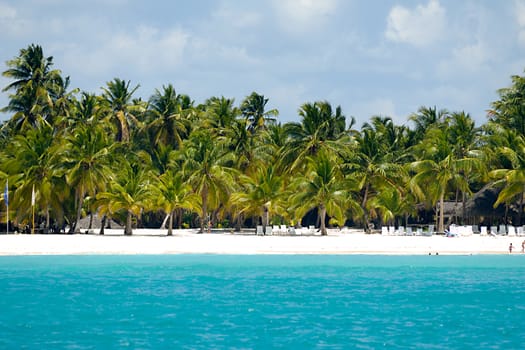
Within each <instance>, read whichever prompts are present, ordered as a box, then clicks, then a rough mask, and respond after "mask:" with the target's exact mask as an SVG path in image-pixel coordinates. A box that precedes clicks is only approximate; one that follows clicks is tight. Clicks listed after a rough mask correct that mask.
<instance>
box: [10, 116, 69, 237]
mask: <svg viewBox="0 0 525 350" xmlns="http://www.w3.org/2000/svg"><path fill="white" fill-rule="evenodd" d="M54 154H55V151H54V134H53V128H52V127H51V126H50V125H49V124H48V123H47V122H45V121H43V120H42V121H40V122H38V123H37V124H36V127H35V128H34V129H29V130H27V132H25V134H18V135H16V136H15V137H14V138H13V139H12V140H11V142H9V143H8V144H7V147H6V149H4V154H3V157H2V163H1V166H2V169H5V171H6V172H7V173H8V174H9V175H10V179H11V178H12V179H13V180H12V182H11V184H12V185H13V186H14V187H15V188H16V191H15V194H14V196H13V198H14V199H12V200H11V203H12V206H11V208H12V209H16V210H17V214H16V216H17V217H16V219H17V220H22V219H24V218H25V219H27V218H29V214H30V210H29V209H28V208H31V202H30V201H31V197H32V190H33V188H34V189H35V192H36V194H37V195H36V201H37V203H36V204H37V205H38V207H39V208H44V209H45V214H46V227H49V223H50V217H49V208H50V206H52V205H54V204H56V203H54V202H53V200H54V198H56V197H55V192H54V190H55V189H54V186H55V182H56V181H57V177H59V175H58V174H57V173H56V172H55V170H54V168H53V157H54Z"/></svg>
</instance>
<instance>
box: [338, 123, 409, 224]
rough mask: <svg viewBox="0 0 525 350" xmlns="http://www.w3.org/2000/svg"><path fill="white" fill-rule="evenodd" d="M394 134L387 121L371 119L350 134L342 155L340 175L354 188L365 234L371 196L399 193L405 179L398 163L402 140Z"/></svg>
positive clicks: (395, 132)
mask: <svg viewBox="0 0 525 350" xmlns="http://www.w3.org/2000/svg"><path fill="white" fill-rule="evenodd" d="M399 132H401V131H399ZM397 134H398V131H396V128H395V126H394V125H393V123H392V121H391V119H390V118H380V117H375V118H372V122H371V123H370V124H369V123H365V124H364V125H363V127H362V129H361V131H360V132H354V134H353V136H352V138H351V140H350V144H349V147H348V149H347V152H346V154H344V159H343V171H344V173H345V176H346V178H347V179H348V180H351V181H350V183H353V184H357V188H356V191H357V192H358V193H359V197H360V202H361V204H360V205H361V211H362V213H363V218H362V221H363V225H364V228H365V231H366V232H370V228H369V221H370V219H371V217H370V213H371V210H373V208H372V207H371V203H373V201H372V202H371V200H372V199H373V198H374V196H376V195H377V193H378V192H379V191H384V190H385V189H389V188H396V189H398V190H400V189H401V188H402V187H403V184H404V180H405V179H406V172H405V170H404V168H403V163H402V162H401V159H402V158H403V156H402V151H401V150H402V147H403V146H404V144H403V143H402V141H403V140H404V139H403V138H402V137H395V136H394V135H397Z"/></svg>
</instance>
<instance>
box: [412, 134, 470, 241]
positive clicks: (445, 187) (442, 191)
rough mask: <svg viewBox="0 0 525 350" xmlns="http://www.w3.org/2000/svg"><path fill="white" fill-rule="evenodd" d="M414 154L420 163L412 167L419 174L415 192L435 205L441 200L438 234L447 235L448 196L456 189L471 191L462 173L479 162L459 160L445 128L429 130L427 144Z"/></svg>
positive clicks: (416, 175) (426, 137) (413, 180)
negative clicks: (445, 208) (445, 223)
mask: <svg viewBox="0 0 525 350" xmlns="http://www.w3.org/2000/svg"><path fill="white" fill-rule="evenodd" d="M414 152H415V153H416V155H417V159H418V160H416V161H415V162H413V163H412V164H411V170H412V171H414V172H415V175H414V176H413V177H412V179H411V181H410V186H411V189H412V190H413V191H414V193H415V194H416V195H417V196H418V197H419V198H427V199H430V201H431V202H432V204H433V205H435V204H436V202H438V201H439V219H438V231H439V232H444V230H445V227H444V207H445V197H446V195H447V193H448V191H449V190H451V189H453V188H454V186H455V187H456V188H460V189H461V190H463V191H469V184H468V181H467V180H466V179H465V177H464V176H462V175H461V174H462V172H470V171H472V170H473V169H476V168H475V167H476V166H477V165H478V164H479V162H478V159H476V158H475V157H462V158H458V157H456V155H455V153H454V149H453V147H452V145H451V144H450V142H449V139H448V131H447V128H445V127H441V128H433V129H431V130H429V131H428V132H427V133H426V136H425V141H424V142H422V143H420V144H419V145H417V147H414Z"/></svg>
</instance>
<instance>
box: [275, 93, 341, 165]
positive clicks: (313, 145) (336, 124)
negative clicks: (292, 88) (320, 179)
mask: <svg viewBox="0 0 525 350" xmlns="http://www.w3.org/2000/svg"><path fill="white" fill-rule="evenodd" d="M299 115H300V116H301V118H302V120H301V123H287V124H285V125H284V129H285V131H286V132H287V134H288V135H289V140H288V143H287V147H286V148H285V150H284V153H283V155H282V160H283V162H285V163H286V164H291V165H290V166H288V169H289V170H290V171H294V170H300V169H301V167H304V166H305V164H306V158H308V157H312V156H315V155H317V153H318V152H320V151H321V150H325V151H328V152H332V153H334V154H337V153H339V150H340V149H341V142H340V140H341V138H342V137H343V136H345V134H346V130H345V127H346V117H345V116H344V115H343V113H342V109H341V107H339V106H338V107H337V108H336V109H335V112H334V111H333V110H332V106H331V105H330V104H329V103H328V102H326V101H321V102H314V103H305V104H303V105H302V106H301V108H300V109H299Z"/></svg>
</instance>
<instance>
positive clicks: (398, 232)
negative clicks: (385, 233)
mask: <svg viewBox="0 0 525 350" xmlns="http://www.w3.org/2000/svg"><path fill="white" fill-rule="evenodd" d="M395 234H396V235H397V236H404V235H405V234H406V232H405V227H404V226H399V227H398V228H397V230H396V232H395Z"/></svg>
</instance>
